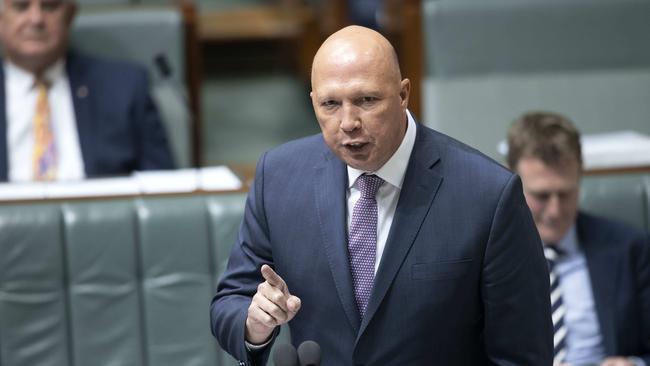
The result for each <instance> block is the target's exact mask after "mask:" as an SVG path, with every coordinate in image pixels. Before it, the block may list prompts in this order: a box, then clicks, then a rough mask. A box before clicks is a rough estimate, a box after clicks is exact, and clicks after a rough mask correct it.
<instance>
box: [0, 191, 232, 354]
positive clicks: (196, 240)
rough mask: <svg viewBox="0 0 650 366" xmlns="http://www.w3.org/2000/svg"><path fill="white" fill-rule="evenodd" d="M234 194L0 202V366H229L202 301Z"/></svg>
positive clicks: (222, 249) (225, 242)
mask: <svg viewBox="0 0 650 366" xmlns="http://www.w3.org/2000/svg"><path fill="white" fill-rule="evenodd" d="M244 199H245V198H244V195H243V194H228V195H208V196H177V197H157V198H133V199H118V200H110V199H109V200H90V201H76V202H58V203H32V204H29V203H24V204H9V205H2V206H0V253H2V255H1V256H0V365H12V366H33V365H53V366H54V365H56V366H61V365H134V366H136V365H137V366H140V365H156V366H158V365H162V366H164V365H169V366H179V365H230V364H236V363H235V362H234V360H232V359H231V358H230V357H229V356H227V355H226V354H225V353H223V352H222V351H221V350H220V349H219V347H218V345H217V343H216V341H215V340H214V338H212V335H211V334H210V327H209V311H208V308H209V304H210V300H211V298H212V296H213V295H214V292H215V288H216V283H217V280H218V277H219V275H220V274H221V272H222V271H223V270H224V268H225V265H226V263H227V259H228V255H229V252H230V247H231V245H232V242H233V241H234V239H235V237H236V233H237V230H238V227H239V223H240V220H241V217H242V214H243V207H244Z"/></svg>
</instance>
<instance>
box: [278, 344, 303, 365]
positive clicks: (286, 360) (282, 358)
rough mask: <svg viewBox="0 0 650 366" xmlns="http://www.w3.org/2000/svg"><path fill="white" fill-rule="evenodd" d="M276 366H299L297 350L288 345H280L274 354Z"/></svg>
mask: <svg viewBox="0 0 650 366" xmlns="http://www.w3.org/2000/svg"><path fill="white" fill-rule="evenodd" d="M273 362H274V363H275V366H299V365H298V354H297V353H296V348H295V347H294V346H292V345H290V344H288V343H283V344H279V345H278V347H277V348H276V349H275V352H274V353H273Z"/></svg>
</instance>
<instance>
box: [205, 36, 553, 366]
mask: <svg viewBox="0 0 650 366" xmlns="http://www.w3.org/2000/svg"><path fill="white" fill-rule="evenodd" d="M394 52H395V51H394V50H393V49H392V46H390V44H389V43H388V41H386V40H385V38H383V37H381V36H380V35H379V34H378V33H376V32H374V31H370V30H368V29H365V28H362V27H348V28H344V29H343V30H341V31H339V32H337V33H335V34H334V35H332V36H331V37H330V38H328V40H327V41H325V43H324V44H323V46H321V49H320V50H319V52H318V53H317V55H316V57H315V59H314V66H313V68H312V94H311V95H312V103H313V105H314V109H315V110H316V116H317V119H318V121H319V124H320V126H321V129H322V131H323V133H322V134H319V135H315V136H312V137H307V138H303V139H300V140H297V141H294V142H290V143H288V144H285V145H283V146H280V147H278V148H276V149H273V150H271V151H270V152H267V153H265V154H264V155H263V156H262V157H261V159H260V161H259V163H258V166H257V171H256V177H255V181H254V184H253V186H252V187H251V190H250V192H249V195H248V200H247V204H246V210H245V215H244V219H243V224H242V226H241V229H240V233H239V238H238V240H237V241H236V243H235V245H234V247H233V249H232V253H231V256H230V260H229V263H228V267H227V269H226V271H225V274H224V275H223V277H222V279H221V281H220V283H219V286H218V290H217V294H216V296H215V297H214V299H213V302H212V305H211V321H212V331H213V333H214V334H215V336H216V337H217V339H218V340H219V342H220V344H221V346H222V347H223V348H224V349H225V350H227V351H228V352H229V353H230V354H232V355H233V356H234V357H236V358H237V359H239V360H240V364H253V365H262V364H264V363H265V362H266V360H267V358H268V357H269V348H270V347H269V345H270V343H272V342H273V339H274V337H275V334H277V330H278V325H280V324H283V323H287V322H288V324H289V327H290V329H291V337H292V343H293V344H294V345H296V346H297V345H299V344H301V343H302V342H303V341H305V340H314V341H316V342H317V343H319V344H320V346H321V348H322V365H337V366H344V365H366V366H371V365H376V366H379V365H382V366H384V365H445V366H454V365H458V366H461V365H540V366H550V365H551V364H552V349H553V344H552V325H551V318H550V302H549V299H548V296H549V283H548V277H547V276H548V271H547V268H546V263H545V260H544V257H543V253H542V249H541V242H540V239H539V236H538V234H537V231H536V229H535V225H534V223H533V220H532V218H531V215H530V212H529V210H528V208H527V206H526V202H525V200H524V197H523V194H522V187H521V181H520V180H519V178H518V177H517V176H516V175H513V174H512V173H511V172H509V171H508V170H507V169H505V168H504V167H502V166H500V165H499V164H497V163H496V162H494V161H492V160H490V159H489V158H487V157H486V156H484V155H483V154H481V153H479V152H478V151H476V150H474V149H472V148H470V147H468V146H466V145H464V144H462V143H460V142H458V141H455V140H453V139H452V138H450V137H448V136H445V135H443V134H440V133H438V132H435V131H433V130H431V129H429V128H426V127H424V126H422V125H419V124H417V123H416V122H415V121H414V120H413V119H412V118H411V117H410V116H409V115H408V112H407V109H406V108H407V104H408V96H409V90H410V89H409V86H410V84H409V81H408V79H401V75H400V73H399V67H398V66H397V65H398V63H397V57H396V55H395V53H394ZM407 141H410V142H407ZM391 144H396V145H397V146H395V145H392V147H391V148H387V147H386V146H387V145H391ZM408 144H410V146H411V147H412V150H411V151H408V149H403V148H404V146H406V145H408ZM405 151H406V152H405ZM396 155H400V159H399V164H398V167H396V170H398V171H402V172H404V175H403V183H402V185H401V189H399V193H398V195H399V198H398V200H397V203H396V208H395V210H394V216H393V219H392V225H390V231H389V233H388V236H387V239H386V241H385V247H384V249H383V254H377V257H378V258H380V261H379V262H375V263H379V267H378V269H377V270H376V274H375V276H374V286H373V288H372V291H371V294H370V297H369V300H368V302H367V306H366V307H365V315H363V316H362V315H361V314H362V309H364V308H363V307H361V306H360V305H359V303H360V301H359V296H358V291H355V286H354V285H353V282H354V279H353V275H352V274H351V273H352V272H351V267H352V265H351V264H350V261H351V259H350V258H351V256H352V253H353V251H352V250H351V249H349V248H348V242H349V240H348V235H347V233H346V226H347V224H346V223H347V222H348V219H347V218H349V215H352V213H351V212H350V210H348V208H347V207H348V206H347V205H349V204H350V202H349V201H348V197H350V196H349V192H350V190H351V189H352V188H351V186H352V184H353V183H354V182H352V181H350V180H349V179H348V177H349V174H350V169H356V170H362V171H365V172H369V173H372V174H375V173H376V174H377V175H378V176H380V177H381V174H382V168H383V167H384V166H385V165H388V164H389V163H390V164H392V162H393V161H396V160H393V157H394V156H396ZM358 181H359V180H357V182H358ZM382 184H383V186H386V185H389V183H388V182H383V183H382ZM383 186H382V187H380V190H381V189H382V188H383ZM387 188H389V189H398V188H395V187H393V184H390V185H389V186H388V187H387ZM378 197H379V196H378ZM377 201H378V205H380V200H379V199H378V200H377ZM346 202H347V203H346ZM380 211H381V208H380ZM353 220H354V219H353ZM377 227H379V226H377ZM377 242H379V240H378V241H377ZM377 248H379V245H378V246H377ZM377 253H379V251H377ZM268 266H271V267H272V268H273V269H271V268H269V267H268ZM260 268H262V270H261V271H260ZM267 334H268V336H267ZM265 339H266V341H265ZM265 342H266V343H265Z"/></svg>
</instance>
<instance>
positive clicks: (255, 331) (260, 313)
mask: <svg viewBox="0 0 650 366" xmlns="http://www.w3.org/2000/svg"><path fill="white" fill-rule="evenodd" d="M261 271H262V277H264V279H265V280H266V281H264V282H262V283H260V284H259V286H257V292H256V293H255V296H253V301H252V302H251V305H250V306H249V307H248V317H247V318H246V341H248V342H249V343H251V344H262V343H264V342H266V341H267V340H268V339H269V337H270V336H271V333H273V329H275V327H277V326H279V325H282V324H284V323H286V322H288V321H289V320H291V319H293V317H294V316H295V315H296V313H297V312H298V310H300V299H299V298H298V297H296V296H293V295H291V293H289V289H288V288H287V284H286V283H285V282H284V280H283V279H282V277H280V276H278V274H277V273H275V271H273V269H272V268H271V267H269V266H268V265H266V264H265V265H263V266H262V270H261Z"/></svg>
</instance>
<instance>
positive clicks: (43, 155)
mask: <svg viewBox="0 0 650 366" xmlns="http://www.w3.org/2000/svg"><path fill="white" fill-rule="evenodd" d="M36 89H37V91H38V97H37V98H36V111H35V113H34V119H33V126H34V150H33V152H32V170H33V175H34V180H36V181H51V180H55V179H56V169H57V154H56V144H55V140H54V133H53V131H52V124H51V119H50V104H49V102H48V98H47V90H48V85H47V83H46V82H44V81H42V80H37V81H36Z"/></svg>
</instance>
